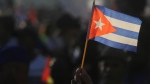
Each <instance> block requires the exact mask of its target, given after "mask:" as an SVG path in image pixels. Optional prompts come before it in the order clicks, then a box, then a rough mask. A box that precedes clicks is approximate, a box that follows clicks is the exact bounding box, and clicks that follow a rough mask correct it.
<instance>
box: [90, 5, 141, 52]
mask: <svg viewBox="0 0 150 84" xmlns="http://www.w3.org/2000/svg"><path fill="white" fill-rule="evenodd" d="M141 23H142V22H141V20H140V19H138V18H135V17H132V16H129V15H125V14H123V13H119V12H116V11H113V10H111V9H108V8H105V7H103V6H98V5H95V6H94V8H93V15H92V19H91V25H90V29H89V33H88V39H92V40H95V41H98V42H100V43H103V44H105V45H107V46H110V47H114V48H118V49H123V50H127V51H133V52H136V50H137V43H138V35H139V30H140V26H141Z"/></svg>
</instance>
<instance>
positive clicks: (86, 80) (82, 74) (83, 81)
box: [72, 68, 93, 84]
mask: <svg viewBox="0 0 150 84" xmlns="http://www.w3.org/2000/svg"><path fill="white" fill-rule="evenodd" d="M72 84H93V82H92V80H91V77H90V76H89V75H88V74H87V72H86V71H85V70H84V69H82V68H78V69H77V70H76V74H75V76H74V79H73V80H72Z"/></svg>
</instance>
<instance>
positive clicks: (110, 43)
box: [93, 37, 137, 52]
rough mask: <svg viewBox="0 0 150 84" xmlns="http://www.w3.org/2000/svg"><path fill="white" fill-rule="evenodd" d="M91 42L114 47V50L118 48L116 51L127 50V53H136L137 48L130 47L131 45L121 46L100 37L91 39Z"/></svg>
mask: <svg viewBox="0 0 150 84" xmlns="http://www.w3.org/2000/svg"><path fill="white" fill-rule="evenodd" d="M93 40H95V41H97V42H100V43H103V44H105V45H107V46H110V47H114V48H118V49H123V50H127V51H133V52H136V51H137V47H136V46H131V45H127V44H121V43H117V42H114V41H111V40H107V39H105V38H102V37H95V38H93Z"/></svg>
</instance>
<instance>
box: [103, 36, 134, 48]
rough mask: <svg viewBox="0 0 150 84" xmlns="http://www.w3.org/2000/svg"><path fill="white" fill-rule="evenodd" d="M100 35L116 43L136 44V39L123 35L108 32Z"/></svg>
mask: <svg viewBox="0 0 150 84" xmlns="http://www.w3.org/2000/svg"><path fill="white" fill-rule="evenodd" d="M101 37H103V38H105V39H108V40H111V41H114V42H118V43H122V44H128V45H132V46H137V40H136V39H132V38H127V37H124V36H120V35H117V34H113V33H109V34H106V35H102V36H101Z"/></svg>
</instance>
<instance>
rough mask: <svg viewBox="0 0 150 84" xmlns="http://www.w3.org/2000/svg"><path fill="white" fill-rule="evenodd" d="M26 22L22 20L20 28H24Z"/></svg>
mask: <svg viewBox="0 0 150 84" xmlns="http://www.w3.org/2000/svg"><path fill="white" fill-rule="evenodd" d="M26 26H27V25H26V22H25V21H22V22H21V23H20V24H19V28H21V29H24V28H25V27H26Z"/></svg>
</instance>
